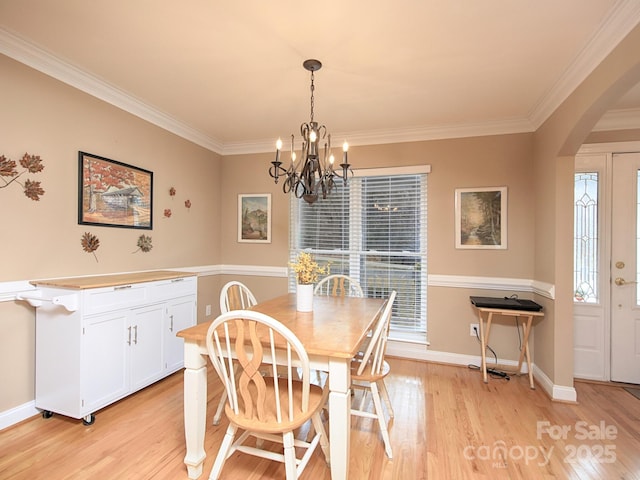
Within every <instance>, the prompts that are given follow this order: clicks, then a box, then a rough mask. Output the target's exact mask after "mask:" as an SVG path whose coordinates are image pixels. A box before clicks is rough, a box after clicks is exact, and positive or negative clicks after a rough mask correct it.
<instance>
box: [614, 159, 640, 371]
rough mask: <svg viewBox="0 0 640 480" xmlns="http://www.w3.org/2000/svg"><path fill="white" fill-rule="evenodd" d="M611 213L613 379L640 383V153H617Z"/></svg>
mask: <svg viewBox="0 0 640 480" xmlns="http://www.w3.org/2000/svg"><path fill="white" fill-rule="evenodd" d="M612 172H613V175H612V179H613V182H612V187H613V188H612V216H611V283H610V285H611V380H612V381H617V382H627V383H640V288H639V284H638V281H639V279H640V278H639V277H638V271H639V270H640V269H639V268H638V260H639V258H640V257H639V255H638V250H639V245H640V230H639V228H640V224H639V222H638V216H639V215H640V203H639V202H640V194H639V189H640V153H624V154H614V155H613V162H612Z"/></svg>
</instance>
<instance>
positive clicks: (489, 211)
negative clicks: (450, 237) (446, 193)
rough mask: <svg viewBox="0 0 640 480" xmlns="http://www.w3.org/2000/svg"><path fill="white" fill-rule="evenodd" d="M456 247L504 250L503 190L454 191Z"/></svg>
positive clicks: (462, 189)
mask: <svg viewBox="0 0 640 480" xmlns="http://www.w3.org/2000/svg"><path fill="white" fill-rule="evenodd" d="M456 248H471V249H474V248H477V249H506V248H507V187H481V188H456Z"/></svg>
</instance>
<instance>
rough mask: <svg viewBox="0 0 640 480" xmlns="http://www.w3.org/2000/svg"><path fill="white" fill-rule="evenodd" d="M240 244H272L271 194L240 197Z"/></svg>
mask: <svg viewBox="0 0 640 480" xmlns="http://www.w3.org/2000/svg"><path fill="white" fill-rule="evenodd" d="M238 242H247V243H271V194H270V193H258V194H242V193H241V194H240V195H238Z"/></svg>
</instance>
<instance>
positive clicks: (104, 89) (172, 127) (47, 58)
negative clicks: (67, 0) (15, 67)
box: [0, 27, 222, 153]
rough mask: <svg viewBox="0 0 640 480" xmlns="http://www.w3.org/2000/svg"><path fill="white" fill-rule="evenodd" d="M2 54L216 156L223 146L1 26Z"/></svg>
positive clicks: (0, 47)
mask: <svg viewBox="0 0 640 480" xmlns="http://www.w3.org/2000/svg"><path fill="white" fill-rule="evenodd" d="M0 53H3V54H4V55H6V56H8V57H10V58H13V59H14V60H17V61H18V62H20V63H23V64H25V65H27V66H29V67H31V68H34V69H36V70H38V71H39V72H42V73H44V74H46V75H49V76H50V77H53V78H55V79H56V80H59V81H61V82H63V83H66V84H67V85H71V86H72V87H74V88H77V89H78V90H81V91H83V92H85V93H88V94H89V95H91V96H94V97H96V98H99V99H100V100H103V101H105V102H107V103H109V104H111V105H114V106H116V107H118V108H120V109H122V110H124V111H125V112H129V113H131V114H132V115H135V116H137V117H140V118H142V119H143V120H146V121H148V122H149V123H152V124H154V125H156V126H158V127H160V128H162V129H164V130H167V131H169V132H171V133H174V134H176V135H178V136H179V137H182V138H184V139H186V140H189V141H190V142H193V143H195V144H196V145H200V146H201V147H204V148H206V149H208V150H211V151H212V152H215V153H221V151H222V144H221V143H220V142H218V141H216V140H215V139H212V138H210V137H208V136H206V135H204V134H203V133H201V132H199V131H197V130H195V129H193V128H191V127H190V126H189V125H187V124H185V123H184V122H181V121H180V120H177V119H175V118H173V117H172V116H170V115H167V114H166V113H164V112H161V111H160V110H158V109H156V108H154V107H152V106H150V105H148V104H146V103H144V102H143V101H141V100H140V99H138V98H136V97H134V96H132V95H130V94H129V93H127V92H125V91H124V90H121V89H119V88H118V87H116V86H114V85H111V84H110V83H108V82H105V81H104V80H102V79H101V78H99V77H97V76H95V75H91V74H89V73H87V72H85V71H83V70H81V69H79V68H78V67H76V66H74V65H72V64H70V63H68V62H66V61H64V60H62V59H61V58H58V57H56V56H55V55H52V54H51V53H49V52H47V51H45V50H43V49H42V48H40V47H39V46H37V45H35V44H33V43H31V42H29V41H27V40H25V39H24V38H21V37H19V36H17V35H16V34H14V33H11V32H9V31H8V30H6V29H4V28H1V27H0Z"/></svg>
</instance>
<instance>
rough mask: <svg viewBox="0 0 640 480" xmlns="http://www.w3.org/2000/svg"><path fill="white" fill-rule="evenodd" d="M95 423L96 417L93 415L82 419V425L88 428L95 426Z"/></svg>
mask: <svg viewBox="0 0 640 480" xmlns="http://www.w3.org/2000/svg"><path fill="white" fill-rule="evenodd" d="M95 421H96V416H95V415H94V414H93V413H92V414H91V415H87V416H86V417H84V418H83V419H82V424H83V425H84V426H87V427H88V426H89V425H93V423H94V422H95Z"/></svg>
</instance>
